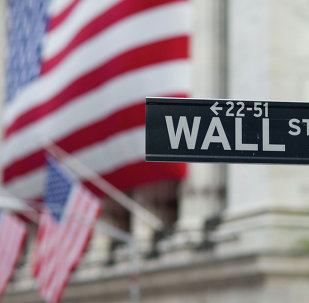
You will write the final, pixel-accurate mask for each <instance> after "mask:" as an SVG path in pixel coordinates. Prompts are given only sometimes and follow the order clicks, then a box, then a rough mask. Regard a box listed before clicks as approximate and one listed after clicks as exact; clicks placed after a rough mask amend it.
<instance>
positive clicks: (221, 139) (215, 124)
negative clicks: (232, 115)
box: [201, 117, 231, 150]
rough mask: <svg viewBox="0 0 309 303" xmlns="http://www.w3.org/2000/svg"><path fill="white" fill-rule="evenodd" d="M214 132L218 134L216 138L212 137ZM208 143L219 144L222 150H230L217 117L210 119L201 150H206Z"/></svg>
mask: <svg viewBox="0 0 309 303" xmlns="http://www.w3.org/2000/svg"><path fill="white" fill-rule="evenodd" d="M216 130H217V132H218V135H217V136H215V135H214V133H215V131H216ZM210 143H221V144H222V146H223V148H224V150H231V146H230V144H229V141H228V140H227V137H226V134H225V131H224V128H223V125H222V123H221V120H220V118H219V117H213V118H212V119H211V122H210V124H209V127H208V130H207V133H206V135H205V138H204V142H203V144H202V147H201V149H208V148H209V145H210Z"/></svg>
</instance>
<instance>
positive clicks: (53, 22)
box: [47, 0, 80, 31]
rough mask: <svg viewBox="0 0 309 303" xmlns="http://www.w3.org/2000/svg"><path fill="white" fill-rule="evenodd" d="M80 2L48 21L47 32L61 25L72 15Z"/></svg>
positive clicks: (78, 0)
mask: <svg viewBox="0 0 309 303" xmlns="http://www.w3.org/2000/svg"><path fill="white" fill-rule="evenodd" d="M79 2H80V0H75V1H73V2H72V3H71V4H70V5H69V6H68V7H66V8H65V9H64V10H63V11H62V12H61V13H60V14H59V15H57V16H54V17H52V18H50V19H49V20H48V26H47V30H48V31H52V30H54V29H55V28H56V27H57V26H58V25H60V24H61V23H62V22H63V21H65V19H66V18H67V17H68V16H69V15H70V14H71V12H72V11H73V9H74V8H75V7H76V6H77V4H78V3H79Z"/></svg>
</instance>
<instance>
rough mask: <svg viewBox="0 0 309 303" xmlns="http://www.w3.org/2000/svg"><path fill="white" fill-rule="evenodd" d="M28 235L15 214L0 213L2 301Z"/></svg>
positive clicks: (0, 287)
mask: <svg viewBox="0 0 309 303" xmlns="http://www.w3.org/2000/svg"><path fill="white" fill-rule="evenodd" d="M26 236H27V230H26V227H25V225H24V224H23V223H22V222H21V221H20V220H18V219H17V218H16V217H15V216H14V215H12V214H10V213H6V212H3V213H1V214H0V260H1V261H0V301H1V297H2V295H3V293H4V292H5V289H6V287H7V285H8V283H9V281H10V279H11V277H12V275H13V273H14V270H15V267H16V265H17V261H18V259H19V256H20V254H21V251H22V248H23V246H24V243H25V240H26Z"/></svg>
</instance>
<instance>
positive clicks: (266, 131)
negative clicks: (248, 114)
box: [165, 116, 309, 152]
mask: <svg viewBox="0 0 309 303" xmlns="http://www.w3.org/2000/svg"><path fill="white" fill-rule="evenodd" d="M304 120H305V121H304ZM165 121H166V127H167V132H168V136H169V141H170V145H171V148H172V149H178V148H179V143H180V140H181V137H182V134H184V137H185V142H186V145H187V148H188V149H195V146H196V140H197V137H198V133H199V128H200V122H201V117H199V116H198V117H194V118H193V123H192V128H191V130H190V128H189V125H188V121H187V117H186V116H180V117H179V121H178V124H177V127H176V131H175V127H174V123H173V117H172V116H165ZM302 121H303V123H306V124H307V133H309V119H303V120H302ZM299 123H300V121H299V120H298V119H291V120H290V121H289V125H290V127H291V129H292V130H290V131H289V134H290V135H293V136H296V135H298V134H299V133H300V130H299V129H300V128H299V126H298V124H299ZM212 143H219V144H221V145H222V147H223V149H224V150H231V145H230V143H229V140H228V138H227V135H226V132H225V130H224V127H223V125H222V122H221V119H220V118H219V117H212V119H211V121H210V123H209V126H208V128H207V130H206V134H205V137H204V140H203V143H202V146H201V147H200V149H202V150H208V148H209V146H210V144H212ZM235 150H244V151H258V150H259V145H258V144H257V143H244V142H243V119H242V118H235ZM262 150H263V151H279V152H284V151H285V144H275V143H270V126H269V119H268V118H263V119H262Z"/></svg>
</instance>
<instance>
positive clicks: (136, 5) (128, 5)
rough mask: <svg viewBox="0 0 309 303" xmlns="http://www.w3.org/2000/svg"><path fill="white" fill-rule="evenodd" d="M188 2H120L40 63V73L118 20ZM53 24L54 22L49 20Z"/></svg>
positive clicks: (139, 0) (172, 0)
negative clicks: (167, 5)
mask: <svg viewBox="0 0 309 303" xmlns="http://www.w3.org/2000/svg"><path fill="white" fill-rule="evenodd" d="M184 1H188V0H168V1H167V0H156V1H148V0H147V1H145V0H129V1H128V0H126V1H121V2H120V3H119V4H118V5H115V6H113V7H112V8H111V9H110V10H108V11H107V12H104V13H102V14H101V15H100V16H98V17H96V18H95V19H93V20H92V21H91V22H90V23H89V24H87V25H86V26H85V27H84V28H82V29H81V30H80V31H79V32H78V33H77V34H76V35H75V36H74V37H73V38H72V40H71V41H70V42H69V43H68V44H67V45H66V46H65V47H64V48H63V49H62V50H61V51H60V52H59V53H58V54H57V55H55V56H54V57H52V58H51V59H49V60H46V61H43V62H42V69H41V73H42V74H45V73H47V72H49V71H50V70H51V69H52V68H54V67H55V66H56V65H57V64H59V63H60V62H61V61H62V60H63V59H64V58H65V57H66V56H67V55H68V54H69V53H70V52H71V51H72V50H73V49H74V48H76V47H78V46H79V45H80V44H82V43H83V42H85V41H86V40H89V39H90V38H92V37H93V36H95V35H96V34H98V33H100V32H102V31H103V30H106V29H107V28H108V27H109V26H111V25H113V24H115V23H117V22H119V21H120V20H122V19H124V18H126V17H129V16H130V15H133V14H136V13H138V12H141V11H143V10H146V9H150V8H154V7H157V6H160V5H166V4H168V3H173V2H184ZM51 23H52V24H53V23H54V21H53V20H51Z"/></svg>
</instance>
